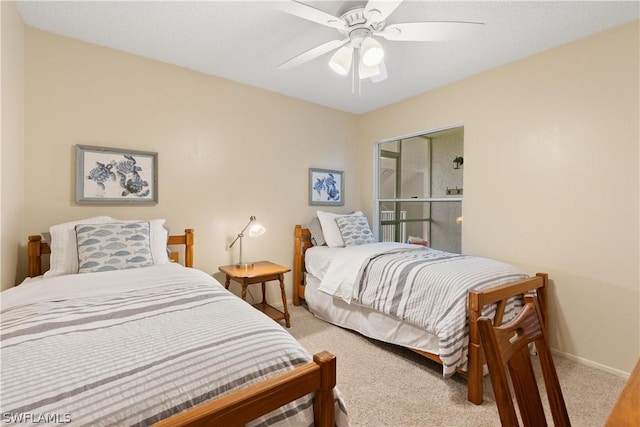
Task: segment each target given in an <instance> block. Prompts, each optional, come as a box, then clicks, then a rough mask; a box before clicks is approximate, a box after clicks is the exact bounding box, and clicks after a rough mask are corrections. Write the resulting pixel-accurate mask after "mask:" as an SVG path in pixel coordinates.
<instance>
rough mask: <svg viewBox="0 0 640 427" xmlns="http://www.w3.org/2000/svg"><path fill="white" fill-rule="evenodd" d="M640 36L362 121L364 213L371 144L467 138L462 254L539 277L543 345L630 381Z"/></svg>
mask: <svg viewBox="0 0 640 427" xmlns="http://www.w3.org/2000/svg"><path fill="white" fill-rule="evenodd" d="M638 35H639V25H638V21H636V22H634V23H631V24H628V25H624V26H621V27H618V28H615V29H613V30H610V31H607V32H605V33H602V34H599V35H596V36H593V37H590V38H587V39H584V40H581V41H578V42H575V43H572V44H569V45H565V46H562V47H560V48H557V49H553V50H551V51H548V52H545V53H542V54H539V55H536V56H533V57H530V58H527V59H524V60H521V61H519V62H516V63H513V64H510V65H506V66H504V67H501V68H498V69H495V70H492V71H489V72H486V73H483V74H480V75H477V76H475V77H472V78H469V79H466V80H464V81H461V82H458V83H455V84H452V85H450V86H447V87H444V88H441V89H439V90H435V91H432V92H429V93H426V94H423V95H421V96H418V97H415V98H412V99H410V100H406V101H404V102H401V103H398V104H396V105H392V106H389V107H387V108H383V109H380V110H377V111H375V112H372V113H369V114H365V115H363V116H361V117H360V118H359V132H358V137H359V159H360V163H359V167H360V178H361V180H360V183H361V188H360V196H361V199H360V206H359V207H360V208H362V209H364V210H365V211H366V212H367V213H368V214H371V213H372V208H373V206H372V186H371V179H369V177H371V176H372V171H371V169H372V163H373V160H372V153H373V148H372V147H373V145H374V143H375V142H376V141H380V140H383V139H386V138H390V137H395V136H400V135H405V134H410V133H417V132H421V131H425V130H429V129H434V128H440V127H443V126H447V125H450V124H455V123H463V124H464V127H465V135H464V140H465V147H464V166H463V167H464V169H465V170H464V202H463V215H464V223H463V232H462V233H463V251H465V252H467V253H472V254H478V255H483V256H489V257H494V258H498V259H502V260H506V261H509V262H511V263H514V264H515V265H517V266H519V267H521V268H523V269H524V270H525V271H527V272H528V273H535V272H538V271H543V272H548V273H549V274H550V277H551V279H552V288H551V297H552V299H551V307H550V311H551V331H552V346H553V347H554V348H555V349H557V350H558V351H560V352H564V353H567V354H568V355H571V356H573V357H576V358H580V359H585V360H587V361H590V362H592V363H594V364H600V365H603V366H606V367H608V368H610V369H613V370H619V371H623V372H630V371H631V369H632V367H633V365H634V364H635V361H636V360H637V359H638V355H639V353H640V318H639V313H640V297H639V293H640V285H639V283H640V281H639V271H638V262H639V258H640V256H639V248H638V246H639V240H638V233H639V226H638V224H639V212H638V202H639V199H638V194H639V177H638V170H639V169H638V158H639V153H638V151H639V150H638V148H639V140H640V136H639V128H640V124H639V116H640V108H639V93H640V92H639V83H638V80H639V79H638V76H639V74H640V69H639V65H638V63H639V51H640V49H639V37H638Z"/></svg>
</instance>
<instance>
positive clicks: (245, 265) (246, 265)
mask: <svg viewBox="0 0 640 427" xmlns="http://www.w3.org/2000/svg"><path fill="white" fill-rule="evenodd" d="M236 268H242V269H244V270H249V269H252V268H253V263H252V262H239V263H237V264H236Z"/></svg>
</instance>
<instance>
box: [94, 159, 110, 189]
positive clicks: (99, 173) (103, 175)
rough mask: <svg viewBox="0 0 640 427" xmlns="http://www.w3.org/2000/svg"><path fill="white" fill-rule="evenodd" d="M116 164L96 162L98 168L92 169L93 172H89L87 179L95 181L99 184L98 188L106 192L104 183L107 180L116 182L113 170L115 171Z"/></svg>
mask: <svg viewBox="0 0 640 427" xmlns="http://www.w3.org/2000/svg"><path fill="white" fill-rule="evenodd" d="M115 163H116V162H115V161H113V160H112V161H111V162H110V163H108V164H106V165H105V164H104V163H100V162H96V167H95V168H93V169H91V171H90V172H89V176H87V179H90V180H93V181H95V183H96V184H98V187H100V188H102V189H103V190H105V186H104V183H105V182H106V181H107V180H109V179H111V180H112V181H115V180H116V174H115V173H113V171H112V170H111V169H113V165H114V164H115Z"/></svg>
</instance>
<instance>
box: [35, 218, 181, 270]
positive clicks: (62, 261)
mask: <svg viewBox="0 0 640 427" xmlns="http://www.w3.org/2000/svg"><path fill="white" fill-rule="evenodd" d="M109 222H138V220H130V221H120V220H117V219H114V218H111V217H110V216H97V217H93V218H87V219H80V220H77V221H70V222H65V223H63V224H58V225H54V226H52V227H51V228H49V232H50V233H51V244H50V247H51V258H50V262H49V263H50V269H49V271H47V272H45V273H44V277H54V276H61V275H63V274H75V273H77V272H78V245H77V243H76V231H75V226H76V225H77V224H106V223H109ZM164 223H165V220H164V219H153V220H150V221H149V224H150V227H151V230H150V235H149V241H150V244H151V254H152V256H153V263H154V264H166V263H168V262H169V257H168V255H167V238H168V233H167V230H166V229H165V228H164V227H163V224H164Z"/></svg>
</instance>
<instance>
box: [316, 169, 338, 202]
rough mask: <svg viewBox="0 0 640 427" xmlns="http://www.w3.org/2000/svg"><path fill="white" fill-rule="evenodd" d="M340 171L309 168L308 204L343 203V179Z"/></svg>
mask: <svg viewBox="0 0 640 427" xmlns="http://www.w3.org/2000/svg"><path fill="white" fill-rule="evenodd" d="M342 174H343V173H342V171H334V170H329V169H313V168H310V169H309V204H310V205H329V206H342V205H344V179H343V176H342Z"/></svg>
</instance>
